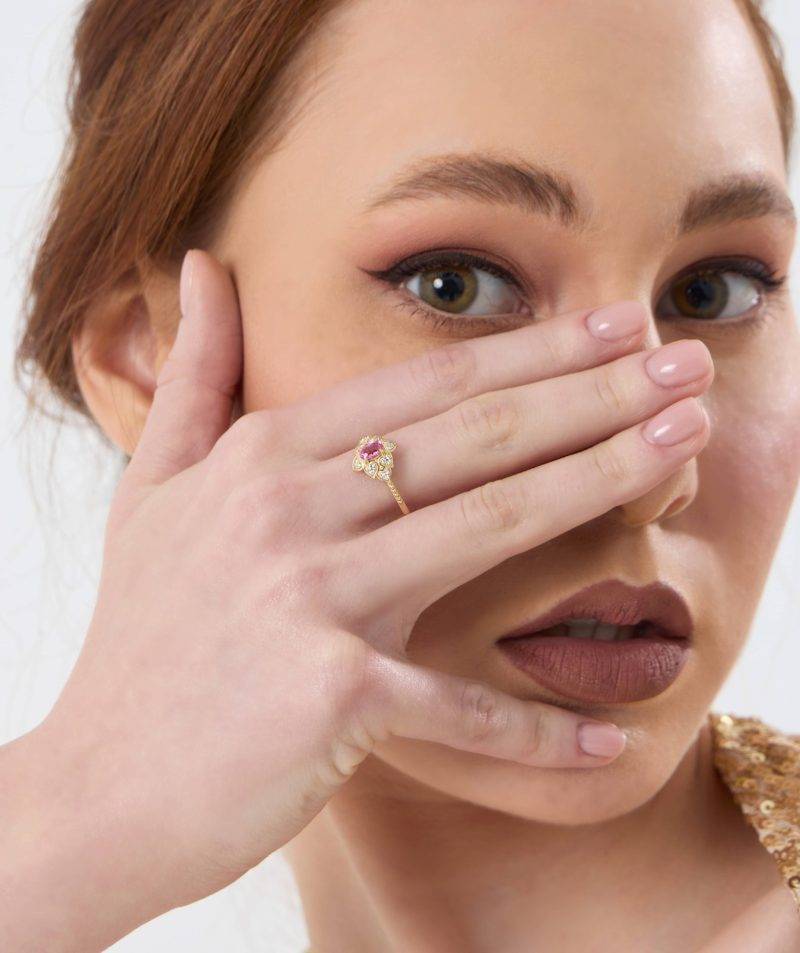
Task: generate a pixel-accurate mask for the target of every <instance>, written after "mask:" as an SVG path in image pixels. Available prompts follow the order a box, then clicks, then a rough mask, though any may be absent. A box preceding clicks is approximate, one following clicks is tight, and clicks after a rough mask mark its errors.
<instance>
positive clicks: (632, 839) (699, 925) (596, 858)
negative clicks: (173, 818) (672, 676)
mask: <svg viewBox="0 0 800 953" xmlns="http://www.w3.org/2000/svg"><path fill="white" fill-rule="evenodd" d="M712 756H713V750H712V744H711V735H710V731H709V726H708V724H707V722H704V723H703V727H702V728H701V730H700V732H699V733H698V735H697V737H696V739H695V740H694V742H693V743H692V745H691V746H690V747H689V749H688V750H687V752H686V754H685V756H684V757H683V759H682V760H681V762H680V764H679V765H678V767H677V769H676V771H675V772H674V773H673V775H672V776H671V777H670V779H669V780H668V782H667V783H666V784H665V785H664V786H663V787H662V788H661V790H660V791H659V792H658V794H657V795H656V796H655V797H653V798H651V799H650V800H649V801H647V802H646V803H645V804H643V805H641V806H640V807H639V808H638V809H636V810H635V811H632V812H630V813H628V814H625V815H623V816H621V817H617V818H614V819H612V820H610V821H604V822H602V823H597V824H589V825H580V826H574V827H573V826H561V825H551V824H540V823H537V822H532V821H529V820H524V819H520V818H518V817H514V816H510V815H506V814H502V813H500V812H497V811H492V810H488V809H485V808H482V807H480V806H476V805H473V804H470V803H466V802H462V801H456V800H452V799H446V798H443V797H442V796H441V795H439V794H438V792H429V791H428V789H427V788H423V787H422V786H419V785H416V782H409V779H408V778H406V777H405V776H404V775H401V774H399V773H397V772H395V771H394V769H392V768H390V767H389V766H387V765H386V764H385V763H384V762H381V761H379V760H378V759H377V758H374V757H370V758H367V760H366V761H365V762H364V763H363V764H362V765H361V767H360V768H359V770H358V771H357V773H356V774H355V776H354V777H353V778H352V779H351V780H350V781H349V782H348V783H347V784H346V785H345V786H344V787H343V788H342V789H341V790H340V791H339V792H338V793H337V794H336V796H335V797H334V798H333V799H331V801H330V802H329V803H328V805H327V806H326V808H325V809H324V810H323V811H322V812H321V813H320V814H319V815H317V817H316V818H315V819H314V820H313V821H312V822H311V824H310V825H308V826H307V827H306V828H305V830H304V831H303V832H301V834H300V835H298V837H296V838H295V839H294V840H293V841H292V842H291V843H290V844H289V845H287V847H286V848H284V854H285V856H286V857H287V859H288V860H289V862H290V864H291V866H292V869H293V871H294V875H295V880H296V882H297V886H298V889H299V891H300V895H301V897H302V901H303V908H304V913H305V916H306V922H307V925H308V930H309V935H310V937H311V940H312V948H313V949H314V950H320V951H323V950H328V949H347V950H349V951H352V953H384V951H387V953H388V951H390V950H397V949H413V950H415V951H421V953H422V951H425V953H428V951H431V953H434V951H435V953H450V951H451V950H452V951H454V953H455V951H461V950H466V949H468V950H470V951H475V953H489V951H494V950H497V949H502V950H504V951H508V953H516V951H520V953H521V951H523V950H525V951H529V950H531V949H548V950H549V949H558V950H560V951H564V953H567V951H571V950H573V949H574V950H579V949H581V950H585V949H592V948H596V940H597V929H598V923H600V922H602V924H603V933H604V935H607V936H614V935H617V933H619V934H620V935H624V936H630V937H635V936H638V937H640V938H641V937H647V938H653V940H655V939H658V940H659V941H660V942H661V944H662V945H658V944H655V945H658V948H659V949H663V950H668V949H670V950H671V949H673V948H674V949H676V950H678V949H689V948H696V947H695V946H692V944H691V943H690V942H686V941H688V940H690V939H691V940H692V941H694V940H695V939H696V935H697V931H701V932H702V931H703V930H708V929H712V928H713V925H712V924H711V921H710V918H709V905H711V907H712V908H714V910H715V915H716V914H717V912H719V915H720V917H725V916H726V915H727V913H728V910H727V909H725V910H721V909H720V880H719V879H718V877H717V876H715V875H714V874H716V873H719V876H729V875H730V874H731V873H732V871H734V870H735V869H736V866H737V865H738V866H739V867H741V858H742V853H741V849H742V846H743V845H744V846H745V849H746V850H752V843H751V841H752V835H751V834H749V832H748V831H747V830H746V829H745V825H744V824H743V823H742V819H741V817H740V813H739V808H738V807H736V806H735V804H734V802H733V801H732V799H731V797H730V794H729V792H728V790H727V788H725V787H724V785H723V784H722V782H721V780H720V779H719V777H718V775H717V774H716V772H715V771H714V769H713V761H712ZM426 791H428V793H429V795H430V796H428V797H426V796H425V794H424V792H426ZM732 827H733V829H735V831H736V835H735V836H734V837H733V838H732V837H731V836H730V833H729V831H730V830H731V829H732ZM726 829H727V831H728V832H727V833H726ZM740 830H741V832H742V834H743V838H744V839H743V840H740V839H739V831H740ZM734 842H735V843H734ZM748 856H749V855H748ZM728 868H730V870H729V869H728ZM702 872H713V873H712V876H711V877H710V878H709V886H708V891H707V893H704V890H705V888H704V887H703V886H702V884H703V877H702V876H698V874H699V873H702ZM740 900H741V897H738V898H736V897H735V898H734V900H733V902H734V903H736V902H740ZM722 906H724V902H723V904H722ZM734 909H735V907H734ZM676 910H680V911H682V915H680V916H677V917H676ZM615 923H616V924H617V926H616V927H615V926H614V924H615ZM654 924H655V925H656V926H655V929H656V930H658V931H659V932H658V937H657V938H656V937H654V936H653V929H654ZM567 934H568V936H569V940H566V939H565V936H566V935H567ZM673 943H674V947H673V945H672V944H673ZM681 944H684V945H683V946H682V945H681ZM647 945H648V944H647V943H644V944H639V945H638V946H636V945H635V944H634V945H633V946H632V947H631V948H642V946H647ZM649 945H650V947H651V948H652V947H653V945H654V943H653V942H652V941H651V942H650V944H649Z"/></svg>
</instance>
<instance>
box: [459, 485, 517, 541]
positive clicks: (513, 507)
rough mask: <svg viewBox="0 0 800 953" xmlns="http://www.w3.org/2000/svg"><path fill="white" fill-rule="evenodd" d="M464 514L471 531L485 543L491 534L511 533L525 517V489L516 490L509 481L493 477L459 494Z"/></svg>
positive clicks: (478, 539)
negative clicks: (523, 491)
mask: <svg viewBox="0 0 800 953" xmlns="http://www.w3.org/2000/svg"><path fill="white" fill-rule="evenodd" d="M459 499H460V500H461V510H462V513H461V515H462V517H463V520H464V522H465V523H466V525H467V527H468V528H469V530H470V531H471V532H472V533H473V535H474V536H476V537H477V541H478V543H479V544H480V543H482V542H483V539H482V537H483V536H484V535H485V534H486V533H487V532H488V533H506V534H507V533H510V532H511V531H512V530H514V529H516V527H517V526H519V524H520V523H521V522H522V520H523V519H524V517H525V509H526V506H525V500H524V497H523V494H522V492H521V490H519V489H512V484H511V483H510V482H509V481H508V480H493V481H491V482H489V483H484V484H483V485H481V486H477V487H475V488H474V489H472V490H469V491H468V492H466V493H462V494H461V496H460V497H459Z"/></svg>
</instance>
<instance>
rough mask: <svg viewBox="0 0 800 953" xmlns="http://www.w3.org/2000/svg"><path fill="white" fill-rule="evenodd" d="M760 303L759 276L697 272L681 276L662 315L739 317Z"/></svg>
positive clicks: (669, 292) (707, 318)
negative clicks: (757, 277)
mask: <svg viewBox="0 0 800 953" xmlns="http://www.w3.org/2000/svg"><path fill="white" fill-rule="evenodd" d="M760 302H761V289H760V287H759V282H758V279H756V278H750V277H748V276H747V275H743V274H741V273H740V272H736V271H707V272H695V273H693V274H690V275H685V276H684V277H682V278H680V279H678V281H677V282H676V283H675V284H674V285H673V286H672V287H671V288H670V289H669V291H668V292H667V293H666V294H665V295H664V297H663V298H662V303H664V304H665V307H666V308H667V311H666V312H661V311H660V312H659V317H681V318H700V319H701V320H717V319H720V318H736V317H739V316H740V315H742V314H745V313H746V312H748V311H750V310H751V309H752V308H755V307H757V306H758V305H759V304H760Z"/></svg>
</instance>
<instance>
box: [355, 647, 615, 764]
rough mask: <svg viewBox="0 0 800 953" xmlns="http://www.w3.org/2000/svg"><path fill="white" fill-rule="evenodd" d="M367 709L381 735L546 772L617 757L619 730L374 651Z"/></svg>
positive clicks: (611, 725) (476, 682) (482, 684)
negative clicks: (426, 742) (518, 764)
mask: <svg viewBox="0 0 800 953" xmlns="http://www.w3.org/2000/svg"><path fill="white" fill-rule="evenodd" d="M374 675H375V678H374V680H373V685H374V686H375V690H374V691H373V692H372V693H370V695H369V702H371V704H370V703H368V708H367V719H368V723H369V722H370V720H371V723H372V725H373V727H374V730H375V733H374V734H373V737H378V738H380V737H385V736H386V735H387V734H390V735H399V736H401V737H404V738H413V739H417V740H423V741H435V742H438V743H440V744H445V745H449V746H450V747H453V748H460V749H461V750H463V751H472V752H476V753H477V754H486V755H491V756H492V757H495V758H505V759H508V760H511V761H518V762H521V763H522V764H530V765H537V766H539V767H548V768H591V767H597V766H598V765H602V764H605V763H607V762H609V761H611V760H613V759H614V758H616V757H617V755H619V754H620V753H621V752H622V750H623V748H624V747H625V743H626V736H625V734H624V733H623V732H622V730H621V729H620V728H618V727H617V726H616V725H614V724H612V723H610V722H604V721H596V720H594V719H591V718H587V717H586V716H583V715H579V714H576V713H575V712H571V711H567V710H566V709H563V708H559V707H557V706H556V705H549V704H546V703H544V702H538V701H523V700H522V699H519V698H514V697H513V696H512V695H508V694H506V693H505V692H502V691H500V690H498V689H496V688H493V687H492V686H491V685H487V684H485V683H483V682H479V681H475V680H471V679H465V678H462V677H460V676H457V675H450V674H449V673H445V672H440V671H437V670H435V669H429V668H426V667H423V666H420V665H416V664H414V663H411V662H408V661H405V660H402V659H398V658H395V657H390V656H386V655H383V654H381V653H377V657H376V659H375V661H374Z"/></svg>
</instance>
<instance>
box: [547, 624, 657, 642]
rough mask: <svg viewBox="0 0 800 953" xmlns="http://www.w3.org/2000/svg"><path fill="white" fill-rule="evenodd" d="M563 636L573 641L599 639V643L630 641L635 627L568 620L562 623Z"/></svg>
mask: <svg viewBox="0 0 800 953" xmlns="http://www.w3.org/2000/svg"><path fill="white" fill-rule="evenodd" d="M562 625H563V630H564V634H565V635H569V636H571V637H572V638H575V639H599V640H600V641H601V642H617V641H622V640H623V639H630V638H631V637H632V636H633V635H634V633H635V632H636V630H637V628H638V626H635V625H613V624H612V623H609V622H598V621H597V619H569V620H568V621H567V622H564V623H562Z"/></svg>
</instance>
